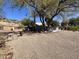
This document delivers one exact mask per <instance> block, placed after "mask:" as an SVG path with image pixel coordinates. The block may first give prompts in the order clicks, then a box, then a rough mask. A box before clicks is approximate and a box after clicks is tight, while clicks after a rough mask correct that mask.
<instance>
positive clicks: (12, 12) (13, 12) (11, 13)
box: [3, 0, 79, 22]
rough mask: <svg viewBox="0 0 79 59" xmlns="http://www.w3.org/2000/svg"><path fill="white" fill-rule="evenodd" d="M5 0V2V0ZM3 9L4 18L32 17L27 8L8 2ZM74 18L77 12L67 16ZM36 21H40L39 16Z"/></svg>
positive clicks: (78, 13)
mask: <svg viewBox="0 0 79 59" xmlns="http://www.w3.org/2000/svg"><path fill="white" fill-rule="evenodd" d="M5 2H7V1H6V0H5ZM3 11H4V15H5V17H6V18H8V19H16V20H22V19H24V18H30V19H33V18H32V17H31V16H30V15H29V14H30V11H29V9H28V8H22V9H19V8H12V7H11V4H10V2H7V3H5V5H4V7H3ZM72 17H73V18H76V17H79V12H77V13H75V14H73V15H72V16H70V17H69V18H72ZM36 19H37V22H40V20H39V17H37V18H36ZM54 19H56V20H60V19H61V18H59V17H55V18H54Z"/></svg>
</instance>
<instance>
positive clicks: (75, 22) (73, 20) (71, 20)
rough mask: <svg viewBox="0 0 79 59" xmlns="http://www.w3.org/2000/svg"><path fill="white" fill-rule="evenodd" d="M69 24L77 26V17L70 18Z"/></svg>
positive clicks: (78, 19) (78, 20)
mask: <svg viewBox="0 0 79 59" xmlns="http://www.w3.org/2000/svg"><path fill="white" fill-rule="evenodd" d="M69 25H70V26H77V25H79V18H72V19H70V21H69Z"/></svg>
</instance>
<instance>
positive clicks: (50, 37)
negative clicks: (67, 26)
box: [9, 31, 79, 59]
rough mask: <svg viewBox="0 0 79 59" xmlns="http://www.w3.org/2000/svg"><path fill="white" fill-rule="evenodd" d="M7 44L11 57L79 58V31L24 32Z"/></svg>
mask: <svg viewBox="0 0 79 59" xmlns="http://www.w3.org/2000/svg"><path fill="white" fill-rule="evenodd" d="M9 45H10V46H11V47H12V48H13V54H14V55H13V59H79V32H71V31H60V32H57V33H47V34H44V33H41V34H40V33H36V34H24V35H23V36H22V37H15V38H14V40H12V41H10V42H9Z"/></svg>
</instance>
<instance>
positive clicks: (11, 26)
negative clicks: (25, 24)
mask: <svg viewBox="0 0 79 59" xmlns="http://www.w3.org/2000/svg"><path fill="white" fill-rule="evenodd" d="M20 25H21V24H20V23H17V22H12V21H10V22H8V21H4V20H0V30H6V31H12V30H19V29H18V28H19V27H20Z"/></svg>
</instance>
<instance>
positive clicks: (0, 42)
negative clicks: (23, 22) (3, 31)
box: [0, 36, 5, 47]
mask: <svg viewBox="0 0 79 59" xmlns="http://www.w3.org/2000/svg"><path fill="white" fill-rule="evenodd" d="M4 46H5V38H4V37H3V36H0V47H4Z"/></svg>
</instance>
